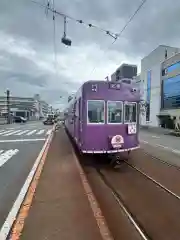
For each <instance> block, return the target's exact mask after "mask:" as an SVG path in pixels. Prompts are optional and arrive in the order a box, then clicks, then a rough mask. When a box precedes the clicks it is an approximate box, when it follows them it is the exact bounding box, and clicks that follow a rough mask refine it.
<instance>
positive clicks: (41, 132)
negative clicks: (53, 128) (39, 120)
mask: <svg viewBox="0 0 180 240" xmlns="http://www.w3.org/2000/svg"><path fill="white" fill-rule="evenodd" d="M44 131H45V129H42V130H40V131H39V132H37V133H36V134H37V135H41V134H43V132H44Z"/></svg>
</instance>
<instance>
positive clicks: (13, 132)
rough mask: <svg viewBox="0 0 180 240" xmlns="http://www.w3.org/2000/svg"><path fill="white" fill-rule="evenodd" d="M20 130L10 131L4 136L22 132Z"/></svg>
mask: <svg viewBox="0 0 180 240" xmlns="http://www.w3.org/2000/svg"><path fill="white" fill-rule="evenodd" d="M20 131H21V130H16V131H12V132H10V133H6V134H4V135H3V136H10V135H13V134H15V133H18V132H20Z"/></svg>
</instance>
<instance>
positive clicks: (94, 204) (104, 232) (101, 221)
mask: <svg viewBox="0 0 180 240" xmlns="http://www.w3.org/2000/svg"><path fill="white" fill-rule="evenodd" d="M72 154H73V157H74V160H75V163H76V166H77V168H78V171H79V175H80V178H81V182H82V185H83V188H84V191H85V194H86V196H87V198H88V200H89V203H90V206H91V209H92V211H93V214H94V218H95V219H96V223H97V225H98V227H99V230H100V234H101V237H102V239H103V240H114V238H113V237H112V234H111V232H110V230H109V228H108V226H107V223H106V220H105V217H104V216H103V214H102V211H101V209H100V207H99V203H98V201H97V199H96V197H95V195H94V193H93V191H92V189H91V186H90V184H89V182H88V180H87V177H86V174H85V172H84V170H83V168H82V167H81V165H80V163H79V161H78V159H77V157H76V154H75V153H74V151H73V149H72Z"/></svg>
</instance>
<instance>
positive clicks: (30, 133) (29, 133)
mask: <svg viewBox="0 0 180 240" xmlns="http://www.w3.org/2000/svg"><path fill="white" fill-rule="evenodd" d="M35 132H36V130H32V131H31V132H28V133H27V134H26V135H28V136H30V135H32V134H33V133H35Z"/></svg>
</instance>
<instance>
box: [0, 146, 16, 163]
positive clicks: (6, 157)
mask: <svg viewBox="0 0 180 240" xmlns="http://www.w3.org/2000/svg"><path fill="white" fill-rule="evenodd" d="M18 152H19V150H18V149H14V150H13V149H11V150H8V151H5V152H4V153H2V154H1V155H0V167H1V166H2V165H4V164H5V163H6V162H7V161H8V160H9V159H10V158H12V156H14V155H16V154H17V153H18Z"/></svg>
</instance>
